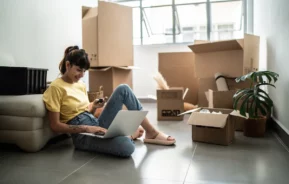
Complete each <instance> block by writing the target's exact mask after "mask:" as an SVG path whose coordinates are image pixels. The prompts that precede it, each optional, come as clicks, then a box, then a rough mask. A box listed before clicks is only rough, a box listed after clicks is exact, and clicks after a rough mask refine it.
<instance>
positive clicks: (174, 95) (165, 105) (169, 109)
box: [157, 88, 184, 121]
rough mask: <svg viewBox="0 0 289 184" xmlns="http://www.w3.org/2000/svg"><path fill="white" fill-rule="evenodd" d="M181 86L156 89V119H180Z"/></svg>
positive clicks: (182, 109)
mask: <svg viewBox="0 0 289 184" xmlns="http://www.w3.org/2000/svg"><path fill="white" fill-rule="evenodd" d="M183 93H184V91H183V88H170V89H166V90H161V89H158V90H157V111H158V116H157V119H158V121H182V120H183V118H184V116H178V115H179V114H181V113H183V112H184V100H183Z"/></svg>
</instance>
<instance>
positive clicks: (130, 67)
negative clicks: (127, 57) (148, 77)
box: [89, 66, 140, 71]
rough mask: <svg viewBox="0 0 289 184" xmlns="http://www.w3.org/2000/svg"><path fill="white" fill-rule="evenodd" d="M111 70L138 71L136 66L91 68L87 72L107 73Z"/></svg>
mask: <svg viewBox="0 0 289 184" xmlns="http://www.w3.org/2000/svg"><path fill="white" fill-rule="evenodd" d="M113 68H116V69H122V70H133V69H140V68H139V67H136V66H107V67H91V68H90V69H89V70H90V71H107V70H109V69H113Z"/></svg>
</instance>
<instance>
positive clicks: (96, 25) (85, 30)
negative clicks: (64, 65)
mask: <svg viewBox="0 0 289 184" xmlns="http://www.w3.org/2000/svg"><path fill="white" fill-rule="evenodd" d="M82 40H83V41H82V45H83V49H85V51H86V52H87V53H88V58H89V60H90V63H91V66H92V67H96V66H133V27H132V8H131V7H127V6H123V5H119V4H116V3H110V2H103V1H99V2H98V7H94V8H89V7H82Z"/></svg>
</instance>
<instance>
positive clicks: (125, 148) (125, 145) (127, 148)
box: [117, 137, 135, 157]
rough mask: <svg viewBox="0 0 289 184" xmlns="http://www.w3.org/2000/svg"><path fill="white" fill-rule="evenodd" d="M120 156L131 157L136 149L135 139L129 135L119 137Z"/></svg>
mask: <svg viewBox="0 0 289 184" xmlns="http://www.w3.org/2000/svg"><path fill="white" fill-rule="evenodd" d="M117 139H118V142H119V144H118V151H117V152H118V156H121V157H129V156H131V155H132V153H133V152H134V150H135V145H134V143H133V141H132V140H131V139H130V138H128V137H118V138H117Z"/></svg>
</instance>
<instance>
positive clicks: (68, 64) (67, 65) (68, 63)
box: [65, 61, 71, 70]
mask: <svg viewBox="0 0 289 184" xmlns="http://www.w3.org/2000/svg"><path fill="white" fill-rule="evenodd" d="M65 67H66V70H68V69H69V68H70V67H71V65H70V62H69V61H65Z"/></svg>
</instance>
